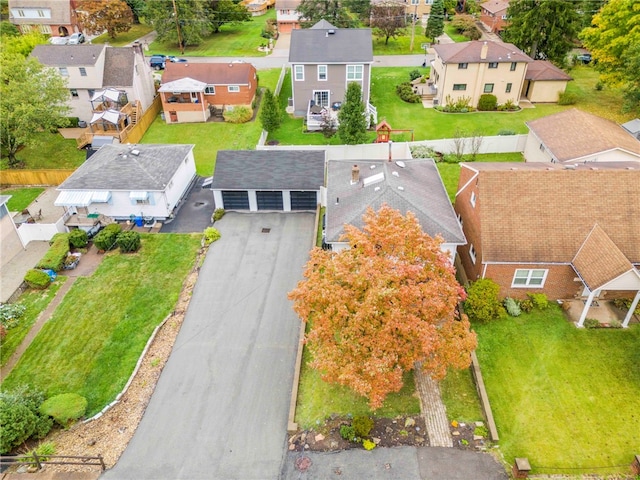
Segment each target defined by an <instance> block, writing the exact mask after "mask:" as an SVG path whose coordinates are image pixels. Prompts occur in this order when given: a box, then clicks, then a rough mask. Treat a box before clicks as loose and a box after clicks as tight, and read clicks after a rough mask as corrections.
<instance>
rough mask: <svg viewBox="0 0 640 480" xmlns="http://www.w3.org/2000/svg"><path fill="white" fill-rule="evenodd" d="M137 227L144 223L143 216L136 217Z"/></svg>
mask: <svg viewBox="0 0 640 480" xmlns="http://www.w3.org/2000/svg"><path fill="white" fill-rule="evenodd" d="M135 222H136V227H141V226H142V225H144V221H143V220H142V217H136V220H135Z"/></svg>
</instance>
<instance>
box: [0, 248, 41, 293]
mask: <svg viewBox="0 0 640 480" xmlns="http://www.w3.org/2000/svg"><path fill="white" fill-rule="evenodd" d="M47 250H49V242H29V244H28V245H27V247H26V248H25V249H24V250H22V251H20V252H19V253H18V254H17V255H15V256H14V257H13V258H12V259H11V260H9V261H8V262H7V263H6V264H5V265H4V266H3V267H2V268H1V269H0V302H3V303H4V302H7V301H8V300H9V299H10V298H11V296H12V295H13V294H14V293H15V291H16V290H17V289H18V288H19V287H20V285H22V282H23V280H24V276H25V274H26V273H27V272H28V271H29V270H31V269H32V268H34V267H35V266H36V265H37V263H38V262H39V261H40V259H41V258H42V257H43V256H44V254H45V253H47Z"/></svg>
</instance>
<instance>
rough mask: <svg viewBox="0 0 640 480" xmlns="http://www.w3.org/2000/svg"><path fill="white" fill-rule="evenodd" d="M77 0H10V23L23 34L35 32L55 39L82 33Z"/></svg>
mask: <svg viewBox="0 0 640 480" xmlns="http://www.w3.org/2000/svg"><path fill="white" fill-rule="evenodd" d="M76 4H77V2H76V1H75V0H9V21H10V22H11V23H13V24H14V25H16V26H17V27H18V28H19V29H20V31H21V32H22V33H29V32H31V31H33V30H36V31H40V32H41V33H44V34H45V35H52V36H54V37H58V36H59V37H67V36H69V35H71V34H72V33H77V32H81V31H82V25H81V24H80V23H79V21H78V16H77V15H76V6H77V5H76Z"/></svg>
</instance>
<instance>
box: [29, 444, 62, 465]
mask: <svg viewBox="0 0 640 480" xmlns="http://www.w3.org/2000/svg"><path fill="white" fill-rule="evenodd" d="M34 453H35V454H36V455H38V460H40V461H42V462H46V461H48V460H49V457H50V456H51V455H55V454H56V444H55V443H54V442H42V443H41V444H39V445H38V446H37V447H36V448H34V449H32V450H30V451H28V452H26V453H25V454H24V455H23V456H22V457H21V458H20V463H29V464H30V463H35V457H34V455H33V454H34Z"/></svg>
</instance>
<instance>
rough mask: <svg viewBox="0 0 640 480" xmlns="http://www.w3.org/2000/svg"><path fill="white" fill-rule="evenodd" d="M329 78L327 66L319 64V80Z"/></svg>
mask: <svg viewBox="0 0 640 480" xmlns="http://www.w3.org/2000/svg"><path fill="white" fill-rule="evenodd" d="M326 79H327V66H326V65H318V80H319V81H325V80H326Z"/></svg>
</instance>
